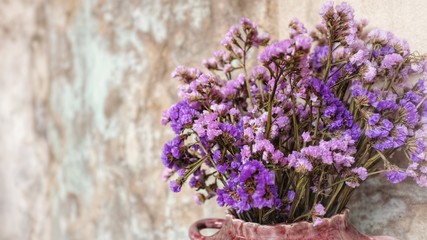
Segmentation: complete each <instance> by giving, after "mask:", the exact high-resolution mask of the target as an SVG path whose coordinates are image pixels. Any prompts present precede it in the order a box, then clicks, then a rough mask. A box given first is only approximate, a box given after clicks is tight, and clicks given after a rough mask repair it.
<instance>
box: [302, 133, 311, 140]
mask: <svg viewBox="0 0 427 240" xmlns="http://www.w3.org/2000/svg"><path fill="white" fill-rule="evenodd" d="M301 137H302V140H303V141H304V142H310V141H311V135H310V133H309V132H303V133H302V134H301Z"/></svg>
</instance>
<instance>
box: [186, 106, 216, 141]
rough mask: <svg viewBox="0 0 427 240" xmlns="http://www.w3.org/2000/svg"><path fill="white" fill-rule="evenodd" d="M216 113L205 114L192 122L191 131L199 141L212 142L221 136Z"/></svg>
mask: <svg viewBox="0 0 427 240" xmlns="http://www.w3.org/2000/svg"><path fill="white" fill-rule="evenodd" d="M220 125H221V124H220V122H218V114H217V113H206V112H204V114H202V115H200V117H199V118H198V119H197V120H196V121H195V122H194V125H193V129H194V131H195V132H196V133H197V135H198V136H199V137H200V138H201V139H206V140H207V141H212V140H214V139H215V138H216V137H218V136H219V135H221V134H222V130H221V129H220Z"/></svg>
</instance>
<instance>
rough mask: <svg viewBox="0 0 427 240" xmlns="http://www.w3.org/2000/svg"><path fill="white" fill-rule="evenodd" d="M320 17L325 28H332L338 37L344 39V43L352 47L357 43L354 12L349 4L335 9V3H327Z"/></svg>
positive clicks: (342, 4)
mask: <svg viewBox="0 0 427 240" xmlns="http://www.w3.org/2000/svg"><path fill="white" fill-rule="evenodd" d="M320 15H321V16H322V25H323V27H324V28H326V27H332V28H333V29H334V30H335V32H336V35H337V36H341V37H342V38H343V43H345V44H347V45H351V44H353V43H354V42H355V40H356V39H357V37H356V33H357V27H356V25H355V23H354V10H353V8H352V7H351V6H350V5H349V4H348V3H345V2H343V3H341V4H340V5H337V6H336V7H335V9H334V4H333V2H327V3H326V4H325V5H323V7H322V9H321V11H320ZM329 37H334V36H329Z"/></svg>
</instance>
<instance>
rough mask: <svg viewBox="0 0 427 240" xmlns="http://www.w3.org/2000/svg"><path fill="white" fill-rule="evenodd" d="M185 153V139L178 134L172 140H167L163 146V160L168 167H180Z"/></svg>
mask: <svg viewBox="0 0 427 240" xmlns="http://www.w3.org/2000/svg"><path fill="white" fill-rule="evenodd" d="M183 155H184V141H183V139H182V138H181V136H177V137H175V138H174V139H172V140H171V141H169V142H167V143H166V144H165V145H164V147H163V152H162V162H163V165H164V166H165V167H166V168H168V169H175V168H179V167H178V166H177V165H180V163H181V162H182V156H183Z"/></svg>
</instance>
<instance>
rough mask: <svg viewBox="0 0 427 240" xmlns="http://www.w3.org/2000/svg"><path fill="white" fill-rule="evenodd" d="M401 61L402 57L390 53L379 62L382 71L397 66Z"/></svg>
mask: <svg viewBox="0 0 427 240" xmlns="http://www.w3.org/2000/svg"><path fill="white" fill-rule="evenodd" d="M402 61H403V58H402V56H400V55H399V54H397V53H392V54H388V55H386V56H384V59H383V61H382V62H381V68H382V69H391V68H393V67H395V66H397V65H398V64H399V63H401V62H402Z"/></svg>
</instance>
